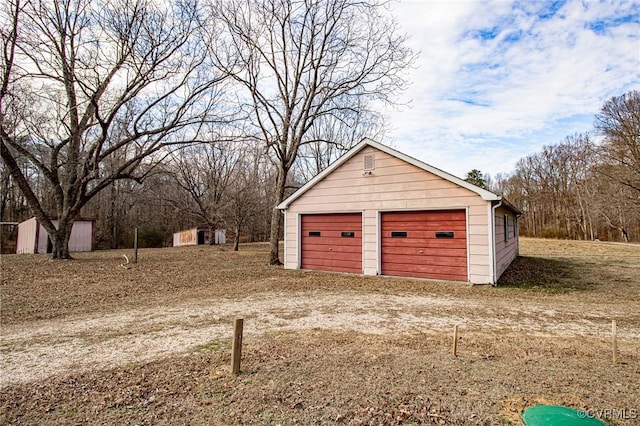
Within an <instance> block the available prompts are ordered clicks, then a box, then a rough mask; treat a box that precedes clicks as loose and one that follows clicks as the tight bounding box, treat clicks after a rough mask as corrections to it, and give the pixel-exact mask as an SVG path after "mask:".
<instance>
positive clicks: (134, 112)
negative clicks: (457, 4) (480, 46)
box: [0, 0, 415, 264]
mask: <svg viewBox="0 0 640 426" xmlns="http://www.w3.org/2000/svg"><path fill="white" fill-rule="evenodd" d="M386 3H387V2H386V0H373V1H367V2H360V1H357V0H339V1H333V0H315V1H308V0H224V1H204V2H198V1H196V0H180V1H176V2H156V1H153V0H8V1H6V2H3V4H2V6H0V34H1V36H2V38H1V40H2V61H1V65H0V67H1V68H0V73H1V81H0V156H1V157H2V160H3V161H2V170H1V171H0V172H1V174H2V184H3V191H2V211H1V212H0V213H1V214H2V218H3V220H20V219H23V218H24V217H25V216H27V215H31V214H33V215H35V216H36V217H37V219H38V221H39V222H40V223H41V224H42V226H43V227H44V228H45V229H46V231H47V233H48V234H49V236H50V237H51V240H52V243H53V252H52V257H53V258H56V259H57V258H69V257H70V254H69V250H68V242H69V237H70V234H71V229H72V225H73V222H74V221H75V220H76V219H77V218H79V217H81V216H97V217H98V218H99V221H98V225H99V228H98V229H99V240H100V242H103V241H104V242H105V243H108V245H109V246H110V247H117V246H119V245H121V244H124V242H123V241H122V240H123V238H124V239H126V238H127V237H126V236H125V235H126V233H123V232H122V231H123V230H124V229H126V228H129V227H130V225H132V224H139V225H141V224H144V226H146V227H149V229H151V230H155V231H158V232H159V233H161V234H165V233H167V232H169V228H172V229H171V230H172V231H176V230H178V229H180V228H183V227H186V226H193V225H197V226H210V227H218V226H224V227H226V228H230V229H233V230H234V234H235V235H236V240H237V239H238V235H239V234H240V233H242V232H245V233H248V234H249V238H257V239H263V238H264V237H265V226H266V223H265V221H268V233H267V234H268V237H269V240H270V242H271V254H270V262H271V263H273V264H277V263H279V262H280V260H279V250H278V239H279V237H280V235H281V214H280V212H279V211H278V210H277V209H276V206H277V205H278V204H279V203H280V202H281V201H282V200H283V199H284V197H286V196H287V195H288V193H289V192H290V191H291V190H292V188H295V187H296V185H297V184H296V182H299V181H300V179H303V178H304V177H308V175H309V174H313V173H315V172H316V171H318V170H320V169H322V168H324V167H326V165H327V164H328V163H329V162H330V161H331V160H332V159H335V157H336V156H338V155H339V154H340V153H342V152H343V151H344V150H345V149H348V148H349V147H350V145H351V144H352V143H353V142H354V141H356V140H358V139H359V138H361V136H362V135H363V134H365V133H367V134H371V133H372V132H373V133H374V134H375V132H378V131H382V126H381V125H380V124H379V123H381V122H382V121H381V120H380V117H379V116H378V115H379V114H378V113H377V112H376V111H378V110H379V109H380V106H384V105H389V104H391V103H393V95H394V94H395V93H397V92H398V91H401V90H402V89H403V88H404V87H405V86H406V80H405V71H406V69H407V68H408V67H409V66H410V65H411V64H412V62H413V60H414V58H415V55H414V53H413V52H412V51H411V50H410V49H409V48H408V47H406V45H405V44H406V43H405V37H404V36H403V35H401V34H400V33H399V31H398V28H397V24H396V22H395V21H394V19H393V18H392V17H391V16H390V15H389V14H388V13H387V10H386ZM298 175H299V176H298ZM52 217H55V218H57V220H58V226H57V227H56V226H54V223H53V221H52ZM265 218H266V219H265ZM149 237H150V238H151V235H149Z"/></svg>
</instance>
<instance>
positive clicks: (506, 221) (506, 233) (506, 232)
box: [504, 214, 509, 241]
mask: <svg viewBox="0 0 640 426" xmlns="http://www.w3.org/2000/svg"><path fill="white" fill-rule="evenodd" d="M504 240H505V241H509V216H507V215H506V214H505V215H504Z"/></svg>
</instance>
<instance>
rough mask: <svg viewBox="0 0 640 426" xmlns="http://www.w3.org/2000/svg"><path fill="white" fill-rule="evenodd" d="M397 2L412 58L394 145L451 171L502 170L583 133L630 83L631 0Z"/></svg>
mask: <svg viewBox="0 0 640 426" xmlns="http://www.w3.org/2000/svg"><path fill="white" fill-rule="evenodd" d="M556 4H560V3H552V2H513V1H495V2H480V1H447V0H439V1H436V0H434V1H424V2H422V1H405V2H402V3H399V4H397V5H396V6H395V8H394V13H395V15H396V17H397V19H398V21H399V22H400V24H401V26H402V28H403V29H404V31H406V32H407V33H408V34H409V35H410V37H411V39H410V43H411V46H412V47H413V48H414V49H416V50H420V51H421V56H420V59H419V62H418V66H417V68H416V69H415V70H414V71H413V72H412V74H411V78H412V81H413V84H412V85H411V87H410V88H409V90H408V92H407V93H406V94H405V95H404V97H403V100H408V99H412V101H411V104H410V108H405V109H402V110H401V111H397V112H392V113H390V119H389V122H390V124H391V126H392V127H393V128H394V130H392V132H391V136H392V139H393V142H394V144H395V146H396V147H397V148H399V149H400V150H403V151H405V152H406V153H407V154H409V155H412V156H414V157H417V158H419V159H421V160H424V161H426V162H429V163H431V164H433V165H434V166H436V167H440V168H442V169H444V170H447V171H450V172H452V173H454V174H458V175H464V174H465V173H466V172H467V171H469V170H471V169H472V168H479V169H481V170H482V171H484V172H490V173H496V172H506V171H510V170H511V169H512V168H513V166H514V164H515V161H517V159H518V158H521V157H522V156H524V155H527V154H529V153H533V152H535V151H536V150H538V149H539V148H540V146H541V145H543V144H550V143H556V142H559V141H560V140H561V139H563V138H564V136H567V135H569V134H572V133H574V132H576V131H588V130H590V129H591V127H592V121H593V115H594V114H596V113H597V112H598V111H599V109H600V107H601V106H602V104H603V103H604V102H605V101H606V100H607V99H608V98H610V97H611V96H615V95H619V94H622V93H624V92H626V91H628V90H631V89H634V88H638V86H639V85H640V77H639V69H640V22H639V21H640V14H639V13H638V12H637V11H638V10H640V9H639V7H638V6H639V5H638V4H637V3H635V2H623V3H612V2H582V1H577V0H574V1H568V2H566V3H564V4H560V7H556V6H554V5H556Z"/></svg>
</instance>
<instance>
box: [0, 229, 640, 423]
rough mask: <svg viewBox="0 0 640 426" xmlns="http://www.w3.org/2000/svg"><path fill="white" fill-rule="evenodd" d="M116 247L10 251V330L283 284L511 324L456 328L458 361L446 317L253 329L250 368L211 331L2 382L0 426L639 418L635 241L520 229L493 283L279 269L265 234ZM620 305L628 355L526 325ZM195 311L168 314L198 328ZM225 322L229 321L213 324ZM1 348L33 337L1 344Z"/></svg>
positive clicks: (157, 328) (603, 339)
mask: <svg viewBox="0 0 640 426" xmlns="http://www.w3.org/2000/svg"><path fill="white" fill-rule="evenodd" d="M121 253H123V251H105V252H95V253H86V254H79V255H77V258H78V259H77V260H74V261H68V262H51V261H49V260H47V258H46V257H45V256H39V255H35V256H32V255H20V256H18V255H9V256H5V255H3V256H2V259H1V272H2V282H1V291H2V301H1V303H2V304H1V312H0V313H1V317H2V318H1V319H2V324H3V326H5V327H13V328H15V329H20V330H21V329H31V328H37V327H46V326H48V325H49V324H51V323H54V322H55V321H56V320H59V319H64V320H67V319H68V320H69V321H75V320H76V319H77V318H80V317H82V318H84V317H90V318H95V319H96V320H100V319H101V318H104V317H105V316H107V315H109V314H112V313H116V312H119V313H122V312H124V313H126V312H129V311H134V310H135V311H137V312H142V311H144V310H145V309H149V308H154V307H157V308H158V309H157V311H158V312H163V310H168V309H171V308H172V307H173V308H174V314H175V307H179V306H190V305H191V304H193V305H196V304H198V303H200V304H202V303H203V302H206V301H212V300H222V299H224V300H230V301H234V300H238V301H239V302H238V303H241V302H242V300H244V299H243V298H254V299H258V300H260V299H261V298H262V297H265V298H266V296H267V295H271V294H274V293H278V294H283V295H285V296H286V295H291V296H292V297H293V296H296V297H301V295H302V296H305V295H308V297H309V300H313V298H314V297H319V295H336V296H338V299H339V300H349V298H353V299H356V296H366V295H383V296H384V297H387V296H389V298H390V300H392V298H393V297H394V296H396V295H401V296H408V297H413V296H416V297H418V296H429V297H432V298H434V300H436V301H441V302H442V304H441V305H437V306H436V305H434V307H433V311H432V312H433V314H432V315H442V316H447V318H454V319H457V318H466V319H468V320H470V321H475V322H481V321H485V320H486V321H488V320H491V319H496V320H502V323H505V322H513V323H514V327H511V328H505V327H504V326H500V327H501V328H496V327H495V326H494V327H493V328H492V327H489V326H487V328H486V329H483V327H482V324H481V323H479V324H477V325H476V326H474V327H469V328H464V327H463V328H461V330H460V341H459V346H458V348H459V349H458V351H459V356H458V357H457V358H454V357H453V356H452V355H451V353H450V347H451V336H450V335H449V333H450V330H444V329H434V330H429V331H428V332H420V331H417V330H415V329H406V330H405V331H403V332H393V333H391V332H387V333H380V332H375V334H374V332H373V330H372V331H371V332H356V331H345V330H340V329H320V328H317V329H316V328H314V327H313V326H312V327H307V328H304V329H300V330H294V331H279V332H267V333H266V334H265V333H256V334H249V335H246V336H245V339H244V345H245V346H244V348H243V365H242V368H243V372H242V373H241V374H240V375H238V376H234V375H231V374H229V362H230V353H229V352H230V343H229V341H228V340H227V339H222V340H220V339H215V340H212V341H210V342H208V343H206V344H204V345H200V346H198V347H195V348H192V349H189V350H186V351H184V352H179V351H178V352H173V353H172V354H170V355H166V356H163V357H161V358H160V359H156V360H152V361H144V362H133V363H129V364H125V365H120V366H118V367H116V368H107V369H104V368H103V369H98V368H96V369H91V370H89V371H85V370H83V371H81V372H75V373H73V372H72V373H69V372H65V373H64V374H58V375H55V376H53V377H51V378H49V379H47V380H42V381H36V382H33V381H32V382H25V383H18V384H11V385H4V384H3V385H2V389H1V393H0V395H1V396H0V423H2V424H51V425H53V424H85V423H89V424H175V423H184V424H192V425H205V424H283V425H288V424H349V425H358V424H421V423H426V424H446V425H449V424H452V425H453V424H456V425H460V424H471V425H476V424H477V425H494V424H496V425H499V424H505V425H506V424H516V425H518V424H521V421H520V414H521V412H522V410H523V409H524V408H526V407H527V406H530V405H533V404H535V403H550V404H562V405H568V406H571V407H574V408H577V409H585V410H603V409H612V410H618V412H620V410H627V412H630V410H636V412H638V413H640V393H638V391H637V390H638V389H640V342H638V339H637V337H634V336H637V335H638V333H640V313H639V312H638V304H637V301H638V300H640V246H637V245H635V246H634V245H620V244H608V243H595V242H572V241H558V240H535V239H526V238H522V239H521V256H522V257H521V258H520V259H518V261H517V262H516V263H515V264H514V265H513V267H512V268H511V269H510V270H509V271H508V272H507V273H506V274H505V275H504V277H503V279H502V281H501V286H499V287H497V288H492V287H488V286H469V285H464V284H454V283H443V282H434V281H424V280H411V279H392V278H381V277H361V276H353V275H345V274H328V273H314V272H304V271H285V270H283V269H282V268H279V267H272V266H268V265H267V264H266V263H267V262H266V260H267V246H266V245H262V244H254V245H246V246H242V248H241V251H240V252H238V253H234V252H231V251H228V250H226V249H224V248H220V247H189V248H178V249H146V250H141V251H140V256H139V258H140V262H139V263H138V264H137V265H131V267H130V268H129V269H124V268H122V267H120V263H121V262H122V259H121V257H120V254H121ZM279 300H281V299H279ZM451 300H454V301H455V303H449V302H450V301H451ZM510 307H518V309H514V310H512V311H509V308H510ZM337 309H338V308H336V310H337ZM416 309H417V308H415V307H404V306H401V305H397V306H395V305H390V307H389V308H387V310H388V312H387V314H386V315H385V316H384V318H383V319H384V321H387V322H389V321H390V322H394V323H395V324H400V325H401V324H402V322H403V321H405V319H406V318H407V315H410V314H411V315H415V316H420V315H422V316H426V317H428V315H429V312H424V310H423V311H422V312H418V311H416ZM480 309H482V314H481V313H480ZM474 310H478V314H477V316H475V317H474V316H473V315H474V314H473V312H474ZM145 312H146V311H145ZM154 312H155V311H154ZM272 312H273V313H274V315H275V314H277V315H276V316H277V317H278V318H280V319H282V320H283V321H295V320H296V319H299V318H304V317H305V312H303V311H301V310H300V308H296V309H295V310H293V309H291V308H287V307H286V306H274V307H273V308H272ZM185 315H186V314H185ZM613 317H615V318H617V319H619V325H620V327H621V333H620V334H621V338H620V342H619V347H620V359H621V360H622V362H621V363H619V364H618V365H615V366H613V365H612V364H611V358H610V357H611V349H610V342H609V335H608V334H606V333H602V334H584V335H583V334H580V332H576V333H575V334H571V332H570V330H569V331H565V332H564V334H557V335H554V333H553V330H550V331H549V332H548V333H540V332H531V331H529V332H527V331H523V329H520V330H519V329H518V322H519V321H521V322H522V323H523V324H524V323H525V322H526V321H533V320H535V321H538V322H539V323H543V324H544V323H545V321H546V318H551V319H553V320H554V321H555V323H560V324H561V323H562V321H564V320H566V321H573V323H575V324H581V323H582V322H585V321H588V320H589V321H601V322H603V324H604V326H605V327H606V326H607V321H609V319H610V318H613ZM199 318H200V317H198V318H195V320H194V321H187V320H186V319H185V320H184V321H181V320H180V319H179V318H178V319H175V320H172V321H175V322H176V326H179V327H184V328H185V329H187V330H190V329H189V327H195V326H194V324H197V323H198V321H200V319H199ZM207 321H208V320H207ZM216 321H221V319H215V318H212V319H211V322H212V324H214V323H216ZM159 324H161V323H159V322H153V321H149V325H148V326H147V325H143V326H141V327H144V328H145V329H144V330H136V332H139V333H140V335H142V336H145V335H151V334H153V333H163V330H164V328H163V327H164V326H162V325H159ZM447 324H448V323H447ZM399 328H400V329H402V328H401V327H399ZM447 328H448V327H447ZM5 330H6V328H5ZM525 330H526V329H525ZM605 330H606V328H605ZM109 333H111V334H108V335H100V336H93V337H92V336H85V337H86V339H84V340H86V341H87V342H89V341H91V340H92V339H93V340H95V341H97V342H103V341H104V344H105V345H108V343H109V342H110V340H111V339H113V338H114V336H116V337H118V336H120V337H122V336H126V334H127V331H126V330H118V329H114V330H110V331H109ZM145 333H146V334H145ZM625 333H626V334H625ZM34 336H35V337H34V339H35V338H38V339H43V340H42V341H40V340H38V341H35V340H34V342H33V343H34V344H38V345H46V344H47V340H46V339H47V338H46V335H45V334H40V335H39V334H37V333H36V334H34ZM78 336H80V335H78ZM625 336H631V337H625ZM70 338H71V337H70ZM73 338H74V339H75V338H76V337H73ZM16 345H17V343H16ZM0 349H2V351H28V350H29V348H28V347H22V346H20V347H15V348H12V347H10V344H9V343H6V344H5V342H3V343H2V347H1V348H0ZM592 412H595V411H592ZM605 420H606V421H607V422H609V423H610V424H612V425H617V424H620V425H627V424H629V425H631V424H636V423H637V421H638V420H637V419H628V418H627V419H624V418H607V419H605Z"/></svg>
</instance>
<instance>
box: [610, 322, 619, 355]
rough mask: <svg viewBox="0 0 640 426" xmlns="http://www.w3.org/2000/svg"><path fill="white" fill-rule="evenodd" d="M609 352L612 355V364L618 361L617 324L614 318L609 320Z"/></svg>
mask: <svg viewBox="0 0 640 426" xmlns="http://www.w3.org/2000/svg"><path fill="white" fill-rule="evenodd" d="M611 352H612V355H613V365H615V364H616V363H617V362H618V325H617V324H616V320H612V321H611Z"/></svg>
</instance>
